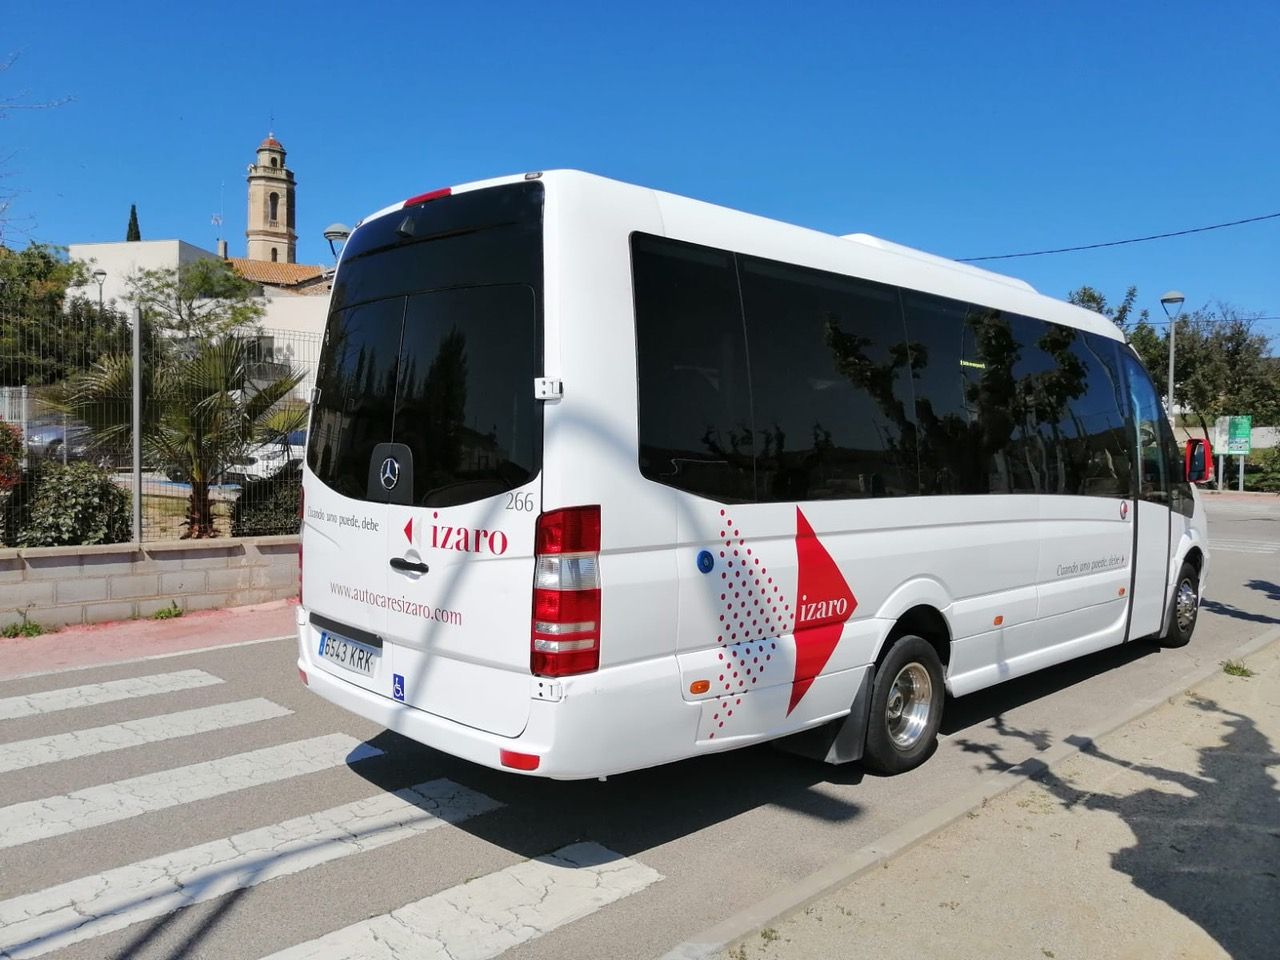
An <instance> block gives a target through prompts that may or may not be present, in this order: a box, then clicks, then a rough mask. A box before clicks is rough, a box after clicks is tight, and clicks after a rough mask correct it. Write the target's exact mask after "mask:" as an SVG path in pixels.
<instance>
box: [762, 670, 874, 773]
mask: <svg viewBox="0 0 1280 960" xmlns="http://www.w3.org/2000/svg"><path fill="white" fill-rule="evenodd" d="M875 675H876V668H875V666H874V665H871V666H869V667H867V669H866V672H865V673H863V675H862V681H861V682H860V683H859V685H858V692H857V693H856V694H855V695H854V698H853V707H852V709H850V711H849V715H848V716H846V717H841V718H839V719H838V720H832V721H831V722H830V723H824V724H822V726H819V727H814V728H813V729H812V730H804V731H802V732H801V733H793V734H792V735H791V736H789V737H783V738H782V739H780V740H775V741H774V742H773V745H774V746H775V747H776V748H777V749H779V750H782V751H784V752H785V753H794V754H796V755H797V756H800V757H806V758H808V759H810V760H821V761H823V762H824V763H831V764H840V763H851V762H853V761H854V760H860V759H862V748H863V746H865V744H866V742H867V724H868V723H869V722H870V718H871V688H872V686H873V685H874V683H875Z"/></svg>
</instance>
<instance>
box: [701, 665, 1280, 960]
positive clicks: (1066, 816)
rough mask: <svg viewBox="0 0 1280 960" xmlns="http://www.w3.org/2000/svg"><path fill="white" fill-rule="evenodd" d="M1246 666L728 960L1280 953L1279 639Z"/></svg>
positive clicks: (759, 936) (743, 944)
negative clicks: (1242, 673) (1248, 672)
mask: <svg viewBox="0 0 1280 960" xmlns="http://www.w3.org/2000/svg"><path fill="white" fill-rule="evenodd" d="M1245 663H1246V664H1247V666H1248V667H1249V668H1250V669H1252V670H1253V671H1255V675H1254V676H1252V677H1249V678H1241V677H1234V676H1229V675H1227V674H1226V673H1225V672H1219V673H1217V674H1215V675H1214V676H1213V677H1212V678H1210V679H1208V680H1206V681H1205V682H1203V683H1201V684H1199V685H1198V686H1197V687H1196V688H1195V689H1194V690H1193V691H1191V692H1189V693H1187V694H1182V695H1179V696H1177V697H1173V698H1171V699H1170V700H1169V701H1168V702H1167V703H1166V704H1164V705H1163V706H1161V707H1160V708H1159V709H1157V710H1155V711H1153V712H1151V713H1148V714H1146V715H1145V716H1143V717H1142V718H1140V719H1138V720H1135V721H1134V722H1132V723H1130V724H1128V725H1126V726H1124V727H1121V728H1120V729H1119V730H1117V731H1115V732H1114V733H1112V734H1110V735H1109V736H1106V737H1102V738H1101V739H1100V740H1099V742H1097V743H1096V744H1084V745H1083V746H1084V751H1083V752H1082V753H1080V754H1078V755H1075V756H1073V757H1071V758H1069V759H1067V760H1066V761H1064V762H1063V763H1061V764H1059V765H1058V766H1057V767H1055V768H1054V769H1053V770H1052V771H1050V772H1048V773H1047V774H1044V775H1043V776H1041V777H1040V778H1039V779H1038V780H1035V781H1028V782H1026V783H1024V784H1022V785H1020V786H1018V787H1016V788H1015V789H1013V790H1011V791H1009V792H1008V793H1005V794H1003V795H1002V796H999V797H997V798H996V799H994V800H992V801H990V802H989V803H987V804H985V805H984V806H982V807H981V808H979V809H975V810H973V811H971V812H970V813H968V814H967V815H966V816H965V817H964V818H962V819H961V820H959V821H956V822H955V823H952V824H951V825H950V826H948V827H946V828H944V829H943V830H942V831H941V832H939V833H937V834H935V835H933V836H932V837H931V838H929V839H928V840H925V841H924V842H922V843H920V844H919V845H917V846H915V847H914V848H912V849H910V850H908V851H906V852H905V853H903V854H902V855H901V856H899V857H897V858H896V859H893V860H890V861H888V862H887V863H885V864H883V865H882V866H881V867H876V868H874V869H872V870H871V871H869V872H867V873H864V874H863V875H862V876H860V877H858V878H856V879H855V880H853V881H852V882H850V883H849V884H848V885H847V886H845V887H843V888H841V889H839V890H837V891H836V892H835V893H832V894H830V895H828V896H826V897H824V898H822V899H819V900H817V901H815V902H813V903H812V904H811V905H810V906H808V907H806V908H804V909H803V910H802V911H800V912H799V913H796V914H794V915H792V916H791V917H789V918H788V919H786V920H783V921H780V922H778V923H775V924H774V925H773V926H771V927H766V928H765V929H763V930H759V931H757V932H756V933H754V934H752V935H750V936H749V937H746V938H744V939H742V940H740V941H739V942H738V943H736V944H734V945H733V947H732V948H731V949H729V950H728V951H726V952H725V953H723V954H721V957H722V958H732V960H744V958H745V960H796V958H806V960H816V958H823V960H825V958H837V957H840V958H846V957H847V958H854V957H874V958H877V960H894V958H911V960H918V958H921V957H926V958H935V957H937V958H944V957H945V958H952V957H955V958H975V960H978V958H980V960H988V958H1005V957H1008V958H1014V957H1017V958H1036V960H1039V958H1046V957H1047V958H1057V960H1065V958H1089V960H1105V958H1148V957H1170V958H1173V957H1177V958H1201V957H1227V956H1230V957H1234V958H1237V960H1239V958H1253V957H1258V958H1261V957H1275V956H1277V955H1278V954H1277V950H1278V948H1277V943H1280V906H1277V905H1278V904H1280V792H1278V790H1280V643H1272V644H1270V645H1269V646H1268V647H1265V648H1264V649H1262V650H1260V651H1258V652H1257V653H1255V654H1253V655H1252V656H1250V657H1248V658H1247V659H1246V661H1245ZM978 759H982V758H978ZM988 759H989V760H990V762H991V763H998V762H999V758H998V757H992V758H988Z"/></svg>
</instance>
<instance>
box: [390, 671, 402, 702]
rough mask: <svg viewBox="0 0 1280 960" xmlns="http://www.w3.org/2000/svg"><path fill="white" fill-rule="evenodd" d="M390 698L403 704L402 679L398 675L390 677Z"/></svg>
mask: <svg viewBox="0 0 1280 960" xmlns="http://www.w3.org/2000/svg"><path fill="white" fill-rule="evenodd" d="M391 696H393V697H395V698H396V699H397V700H399V701H400V702H401V703H404V677H402V676H400V674H398V673H393V674H392V675H391Z"/></svg>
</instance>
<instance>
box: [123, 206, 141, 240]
mask: <svg viewBox="0 0 1280 960" xmlns="http://www.w3.org/2000/svg"><path fill="white" fill-rule="evenodd" d="M124 239H125V241H126V242H128V243H132V242H134V241H137V240H141V239H142V231H141V230H140V229H139V228H138V205H137V204H136V203H131V204H129V227H128V229H127V230H126V231H125V234H124Z"/></svg>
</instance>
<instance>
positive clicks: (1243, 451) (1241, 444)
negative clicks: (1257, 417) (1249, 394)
mask: <svg viewBox="0 0 1280 960" xmlns="http://www.w3.org/2000/svg"><path fill="white" fill-rule="evenodd" d="M1252 450H1253V417H1231V418H1230V421H1229V423H1228V424H1227V453H1228V454H1229V455H1230V456H1233V457H1234V456H1245V455H1247V454H1248V453H1250V452H1251V451H1252Z"/></svg>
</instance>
